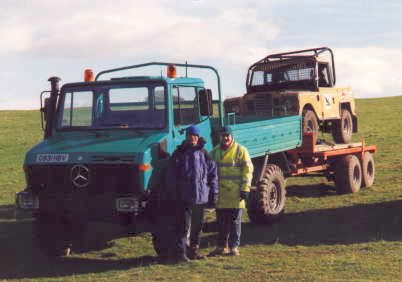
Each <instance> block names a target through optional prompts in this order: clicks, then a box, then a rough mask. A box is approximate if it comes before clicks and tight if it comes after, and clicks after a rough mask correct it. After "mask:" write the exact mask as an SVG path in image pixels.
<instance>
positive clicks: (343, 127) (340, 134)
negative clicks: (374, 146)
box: [332, 109, 353, 144]
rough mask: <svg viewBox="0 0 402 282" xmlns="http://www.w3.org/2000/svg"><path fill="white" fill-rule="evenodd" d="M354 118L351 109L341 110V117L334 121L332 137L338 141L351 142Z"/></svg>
mask: <svg viewBox="0 0 402 282" xmlns="http://www.w3.org/2000/svg"><path fill="white" fill-rule="evenodd" d="M352 133H353V120H352V115H351V114H350V112H349V110H347V109H342V110H341V119H340V120H337V121H335V122H334V123H333V127H332V137H333V138H334V140H335V142H336V143H345V144H346V143H350V142H351V141H352Z"/></svg>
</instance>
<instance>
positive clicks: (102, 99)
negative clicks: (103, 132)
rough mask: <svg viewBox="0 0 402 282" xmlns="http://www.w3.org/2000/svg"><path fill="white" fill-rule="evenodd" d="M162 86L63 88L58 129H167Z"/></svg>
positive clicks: (164, 94) (164, 91) (164, 93)
mask: <svg viewBox="0 0 402 282" xmlns="http://www.w3.org/2000/svg"><path fill="white" fill-rule="evenodd" d="M166 105H167V103H166V90H165V87H164V86H163V85H153V86H150V85H143V86H140V85H136V86H132V85H126V86H122V85H108V86H105V85H99V86H92V87H88V86H85V87H82V86H81V87H71V88H65V89H64V90H63V92H62V93H61V96H60V101H59V111H58V122H57V128H58V129H80V128H82V129H112V128H134V129H160V128H164V127H165V126H166V108H167V107H166Z"/></svg>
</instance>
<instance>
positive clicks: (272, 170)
mask: <svg viewBox="0 0 402 282" xmlns="http://www.w3.org/2000/svg"><path fill="white" fill-rule="evenodd" d="M271 182H276V184H277V185H278V186H279V187H278V189H279V190H280V191H279V194H280V195H279V197H280V201H281V203H280V205H279V208H278V210H275V211H272V210H271V209H270V206H269V202H268V201H269V197H268V193H269V184H270V183H271ZM285 186H286V185H285V178H284V176H283V173H282V170H281V169H280V167H278V166H277V165H274V164H268V165H267V166H266V168H265V171H264V174H263V178H262V180H261V181H260V182H259V183H258V186H257V189H256V190H254V191H252V193H251V195H250V198H249V201H248V205H247V211H248V215H249V218H250V220H251V221H252V222H255V223H273V222H275V221H277V220H278V219H279V218H280V217H281V216H282V215H283V213H284V206H285V198H286V190H285Z"/></svg>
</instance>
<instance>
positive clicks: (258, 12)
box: [0, 0, 402, 110]
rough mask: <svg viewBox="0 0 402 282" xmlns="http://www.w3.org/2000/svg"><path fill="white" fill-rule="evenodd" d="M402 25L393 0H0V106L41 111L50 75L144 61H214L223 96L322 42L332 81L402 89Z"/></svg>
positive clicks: (358, 91) (370, 93) (356, 87)
mask: <svg viewBox="0 0 402 282" xmlns="http://www.w3.org/2000/svg"><path fill="white" fill-rule="evenodd" d="M401 27H402V1H400V0H387V1H380V0H378V1H374V0H366V1H363V0H356V1H353V0H348V1H345V0H336V1H334V0H326V1H319V0H299V1H297V0H288V1H286V0H280V1H279V0H261V1H252V0H250V1H248V0H221V1H216V0H215V1H209V0H193V1H191V0H187V1H184V0H183V1H174V0H170V1H167V0H159V1H153V0H147V1H138V0H113V1H110V0H107V1H105V0H96V1H77V0H68V1H67V0H59V1H54V0H35V1H34V0H31V1H22V0H1V1H0V63H1V70H0V110H1V109H3V110H4V109H38V108H39V95H40V92H41V91H43V90H48V89H49V83H48V82H47V79H48V78H49V77H51V76H58V77H60V78H61V79H62V83H67V82H76V81H82V79H83V71H84V69H86V68H91V69H93V70H94V72H95V73H97V72H99V71H101V70H104V69H110V68H115V67H121V66H126V65H135V64H140V63H145V62H151V61H166V62H177V63H185V62H186V61H187V62H188V63H190V64H203V65H211V66H213V67H215V68H216V69H218V71H219V73H220V75H221V83H222V91H223V95H224V96H225V97H233V96H240V95H242V94H244V93H245V76H246V73H247V69H248V67H249V66H250V65H251V64H252V63H254V62H255V61H258V60H259V59H261V58H263V57H265V56H267V55H269V54H272V53H277V52H286V51H291V50H298V49H305V48H314V47H321V46H327V47H330V48H331V49H332V50H333V51H334V54H335V66H336V71H337V86H338V87H343V86H345V87H351V88H352V90H353V93H354V95H355V97H357V98H370V97H384V96H395V95H401V94H402V28H401ZM145 71H149V72H153V71H155V70H145ZM157 71H159V72H160V70H157ZM134 74H138V73H134ZM139 74H142V73H139ZM149 74H150V73H149ZM190 75H193V76H200V77H201V78H203V76H205V80H206V82H207V83H208V84H210V85H211V86H210V87H212V88H213V87H214V81H213V79H212V77H211V75H208V74H206V73H190ZM213 89H214V88H213Z"/></svg>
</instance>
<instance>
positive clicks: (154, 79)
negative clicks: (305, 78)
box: [16, 63, 301, 245]
mask: <svg viewBox="0 0 402 282" xmlns="http://www.w3.org/2000/svg"><path fill="white" fill-rule="evenodd" d="M155 65H157V66H163V67H165V66H169V67H170V65H171V64H168V63H148V64H142V65H136V66H129V67H124V68H118V69H111V70H107V71H104V72H101V73H99V74H98V76H97V79H96V80H95V81H88V82H78V83H68V84H64V85H63V86H62V87H61V88H60V89H59V87H58V81H57V78H51V79H50V81H51V83H52V89H51V91H50V97H49V98H48V99H46V100H45V101H46V103H45V106H44V107H43V109H42V112H43V114H44V115H45V117H46V127H45V129H44V131H45V136H44V140H43V141H42V142H40V143H39V144H38V145H36V146H34V147H33V148H32V149H31V150H29V151H28V152H27V154H26V157H25V162H24V171H25V175H26V180H27V187H26V189H25V190H24V191H23V192H20V193H18V194H17V199H16V202H17V203H16V204H17V208H18V209H19V210H29V211H31V212H32V213H33V215H34V216H35V217H36V221H37V225H38V226H39V227H38V228H37V229H36V230H39V231H36V232H39V234H40V236H42V237H46V236H44V234H43V233H44V232H47V231H43V230H47V229H46V228H45V229H44V227H43V226H47V227H49V226H53V225H55V224H56V225H57V224H75V223H76V222H77V221H78V222H80V224H83V225H86V224H87V223H89V222H91V221H102V222H108V223H113V224H117V225H119V226H125V230H126V231H127V233H134V231H138V232H142V231H144V230H145V229H147V228H148V227H149V226H148V227H146V228H145V227H144V226H145V225H146V224H143V222H141V221H140V220H139V219H144V218H145V221H146V216H144V215H143V213H144V211H145V210H146V209H147V206H149V205H148V203H149V200H150V198H151V195H152V190H155V189H157V188H160V189H163V184H162V183H161V181H160V179H159V178H158V177H159V173H160V171H158V169H159V167H160V164H161V163H163V161H164V160H166V159H167V158H168V157H169V156H170V155H171V154H172V153H173V151H174V150H175V149H176V147H177V146H178V145H179V144H181V143H182V142H183V140H184V139H185V129H186V128H187V127H188V126H190V125H193V124H196V125H197V126H198V127H199V128H200V130H201V135H202V136H203V137H204V139H205V140H206V142H207V143H206V145H205V148H206V149H207V150H208V151H210V150H211V149H212V148H213V146H215V145H217V142H218V135H219V130H220V128H221V127H222V126H224V125H227V126H230V127H231V128H232V131H233V135H234V137H235V139H236V140H237V141H238V142H239V143H241V144H243V145H244V146H245V147H246V148H247V149H248V150H249V152H250V155H251V157H252V159H253V160H258V159H263V158H264V156H269V155H270V154H274V153H278V152H283V151H286V150H289V149H293V148H296V147H298V146H300V145H301V117H300V116H287V117H281V118H271V119H262V118H258V117H254V118H252V119H251V121H242V120H237V121H236V117H235V116H233V114H231V113H226V116H225V113H224V108H223V98H222V95H221V92H220V78H219V75H218V72H217V71H216V70H215V69H214V68H212V67H209V66H200V65H187V64H186V65H184V64H175V65H176V66H177V67H183V68H186V69H187V68H201V69H208V70H211V71H212V72H214V73H215V74H216V77H217V82H218V83H217V85H218V87H217V89H218V92H219V93H218V94H219V99H218V100H215V101H213V103H212V100H211V95H210V93H211V92H210V90H208V89H206V88H205V85H204V81H203V80H202V79H200V78H191V77H179V78H176V77H167V76H164V75H160V76H133V77H113V78H111V79H105V80H100V76H102V75H106V74H108V73H116V72H119V71H122V70H128V69H137V68H142V67H146V66H155ZM212 105H214V106H212ZM211 109H214V110H215V111H216V110H218V112H217V113H214V114H212V113H211ZM153 186H158V187H153ZM53 227H54V226H53ZM53 227H52V228H53ZM49 228H50V227H49ZM109 230H111V229H109ZM145 231H146V230H145ZM41 233H42V234H41ZM63 236H64V235H63ZM46 238H47V240H49V238H48V236H47V237H46ZM46 244H47V245H49V241H48V242H47V243H46ZM55 244H56V243H55ZM56 245H57V244H56Z"/></svg>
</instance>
